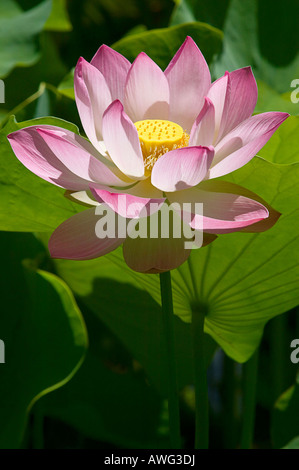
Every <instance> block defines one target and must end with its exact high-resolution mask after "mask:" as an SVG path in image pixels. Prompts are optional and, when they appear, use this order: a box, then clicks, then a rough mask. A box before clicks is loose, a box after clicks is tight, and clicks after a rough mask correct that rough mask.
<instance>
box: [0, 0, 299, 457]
mask: <svg viewBox="0 0 299 470" xmlns="http://www.w3.org/2000/svg"><path fill="white" fill-rule="evenodd" d="M298 9H299V4H298V2H297V1H296V0H285V1H284V2H283V5H282V4H281V2H273V1H270V0H242V1H239V0H230V1H229V0H181V1H179V0H177V1H173V0H127V1H126V2H125V4H124V2H123V0H44V1H39V0H1V3H0V77H1V78H2V79H3V80H4V84H5V103H3V104H1V105H0V230H1V232H0V241H1V244H0V247H1V248H0V250H1V283H0V290H1V297H0V298H1V311H0V339H2V340H3V341H4V342H5V355H6V362H5V364H0V383H1V389H0V398H1V399H0V448H20V447H25V448H39V447H46V448H47V447H48V448H64V447H74V448H82V447H83V448H90V447H96V448H112V449H113V448H122V447H127V448H167V447H168V446H169V441H168V413H167V406H166V402H165V397H166V389H167V384H166V382H165V380H166V379H165V377H166V373H165V371H166V367H167V364H166V359H165V351H166V345H165V342H164V338H163V333H162V319H161V308H160V293H159V279H158V276H156V275H149V276H146V275H139V274H137V273H134V272H132V271H130V270H129V268H128V267H127V266H126V265H125V263H124V261H123V257H122V251H121V249H118V250H116V251H115V252H113V253H111V254H109V255H107V256H105V257H104V258H100V259H97V260H92V261H82V262H74V261H65V260H64V261H61V260H60V261H57V260H52V259H50V257H49V254H48V251H47V239H48V237H49V235H50V234H51V232H52V231H53V230H54V229H55V228H56V227H57V226H58V225H59V224H60V223H61V222H63V221H64V220H65V219H66V218H68V217H70V216H71V215H73V214H74V213H76V212H77V211H80V210H82V207H81V206H79V205H76V204H74V203H72V202H70V201H69V200H68V199H66V198H65V197H64V191H63V190H61V189H59V188H57V187H54V186H52V185H50V184H48V183H46V182H45V181H43V180H41V179H39V178H38V177H36V176H35V175H33V174H32V173H30V172H29V171H28V170H27V169H25V168H24V167H23V166H22V165H21V164H20V162H19V161H18V160H17V159H16V158H15V156H14V154H13V152H12V151H11V148H10V146H9V144H8V141H7V139H6V136H7V134H8V133H10V132H12V131H14V130H16V129H20V128H23V127H26V126H29V125H33V124H36V123H42V124H44V123H47V124H53V125H57V126H61V127H65V128H67V129H71V130H73V131H74V132H77V133H78V132H80V133H82V134H83V130H82V128H81V124H80V121H79V118H78V114H77V110H76V106H75V102H74V93H73V69H74V66H75V65H76V62H77V60H78V58H79V56H83V57H85V59H86V60H90V59H91V58H92V56H93V55H94V53H95V52H96V50H97V49H98V47H99V46H100V45H101V44H103V43H105V44H108V45H109V46H112V47H114V48H115V49H116V50H118V51H119V52H121V53H122V54H123V55H125V56H126V57H127V58H128V59H129V60H131V61H132V60H134V58H135V57H136V56H137V54H138V53H139V52H140V51H145V52H147V53H148V55H150V57H151V58H152V59H154V60H155V61H156V62H157V63H158V64H159V65H160V67H162V68H163V69H164V68H165V67H166V66H167V64H168V62H169V60H170V59H171V58H172V56H173V55H174V53H175V52H176V50H177V49H178V47H179V46H180V45H181V43H182V42H183V41H184V39H185V37H186V36H187V35H190V36H192V37H193V39H194V40H195V41H196V43H197V44H198V46H199V47H200V49H201V50H202V52H203V54H204V55H205V57H206V59H207V61H208V63H209V65H210V68H211V71H212V75H213V78H214V79H216V78H218V77H219V76H221V75H222V74H223V73H224V72H225V71H226V70H229V71H231V70H234V69H236V68H240V67H243V66H247V65H251V66H252V68H253V71H254V73H255V76H256V78H257V81H258V88H259V99H258V103H257V107H256V110H255V112H257V113H260V112H266V111H285V112H288V113H290V114H291V115H292V116H291V117H290V118H289V119H288V120H287V121H286V122H285V123H284V124H283V125H282V126H281V128H280V129H279V130H278V131H277V132H276V134H275V135H274V136H273V137H272V138H271V140H270V141H269V142H268V143H267V145H266V146H265V147H264V148H263V149H262V150H261V151H260V153H259V155H258V156H256V157H255V158H254V159H253V160H252V161H251V162H250V163H249V164H247V165H246V166H245V167H244V168H241V169H240V170H238V171H236V172H235V173H233V174H232V175H230V176H229V178H228V177H226V178H225V180H226V181H231V182H233V183H236V184H240V185H242V186H244V187H246V188H247V189H249V190H251V191H253V192H256V193H258V194H259V195H260V196H261V197H262V198H264V199H265V200H266V201H267V202H269V203H271V204H272V206H273V207H275V209H277V210H278V211H280V212H281V213H282V217H281V218H280V219H279V222H278V223H277V224H276V225H275V227H274V228H273V229H271V230H270V231H269V232H266V233H262V234H245V233H239V234H238V233H235V234H230V235H223V236H220V237H219V238H218V239H217V240H216V241H215V242H214V243H213V244H211V245H209V246H208V247H206V248H202V249H200V250H196V251H194V253H192V255H191V261H190V263H191V264H192V266H193V271H194V273H195V274H196V282H195V283H194V282H192V279H191V274H190V263H189V264H187V263H185V264H184V265H182V266H181V267H180V268H178V269H177V270H175V271H174V272H173V275H172V277H173V295H174V311H175V315H176V316H175V334H176V359H177V364H178V376H179V377H178V378H179V386H180V399H181V410H182V433H183V439H184V445H185V447H186V448H188V447H192V443H193V433H194V429H193V416H194V390H193V387H192V384H193V373H192V351H191V346H190V343H191V341H190V311H191V305H192V304H194V302H195V303H198V304H200V305H202V304H204V305H205V308H206V310H207V312H208V314H207V317H206V322H205V332H206V335H205V336H206V337H205V341H206V348H207V351H208V361H209V387H210V401H211V419H212V425H211V446H212V447H215V448H221V447H237V446H238V444H239V441H238V430H239V427H240V422H241V416H242V400H241V402H240V400H239V397H240V396H242V370H243V366H242V365H241V364H243V363H244V362H246V361H247V360H248V359H249V358H250V357H251V356H252V354H253V353H254V351H255V350H256V349H257V348H258V347H259V348H260V363H259V378H258V390H257V394H258V395H257V396H258V401H257V416H256V432H255V440H254V442H255V446H256V447H261V448H263V447H266V448H271V447H274V448H280V447H287V448H298V436H299V420H298V419H296V416H298V413H297V411H298V407H299V395H298V379H297V380H296V373H297V365H296V364H292V363H291V361H290V353H291V349H290V343H291V341H292V340H293V339H294V338H296V337H299V322H298V305H299V249H298V239H299V184H298V181H299V149H298V132H299V117H298V113H299V103H295V102H292V101H291V93H292V92H294V89H293V88H292V86H291V82H292V81H293V80H294V79H299V43H298V40H299V37H298V33H297V23H296V19H297V18H298V17H299V11H298ZM297 97H298V98H299V93H298V94H297ZM53 116H55V117H53ZM274 317H275V318H274ZM290 387H291V388H290ZM285 390H287V391H285ZM283 392H284V393H283ZM282 393H283V395H282V396H280V395H281V394H282ZM296 410H297V411H296ZM228 411H230V414H228Z"/></svg>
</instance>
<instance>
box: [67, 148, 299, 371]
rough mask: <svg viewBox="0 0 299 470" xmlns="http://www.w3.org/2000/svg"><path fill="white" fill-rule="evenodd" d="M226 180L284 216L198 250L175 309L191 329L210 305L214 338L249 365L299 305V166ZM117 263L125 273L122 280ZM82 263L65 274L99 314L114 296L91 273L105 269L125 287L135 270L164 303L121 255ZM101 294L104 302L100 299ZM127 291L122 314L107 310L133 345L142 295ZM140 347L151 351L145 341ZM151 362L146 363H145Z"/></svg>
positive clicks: (177, 277)
mask: <svg viewBox="0 0 299 470" xmlns="http://www.w3.org/2000/svg"><path fill="white" fill-rule="evenodd" d="M225 179H226V180H227V181H231V182H233V183H236V184H240V185H242V186H244V187H247V188H248V189H250V190H251V191H253V192H255V193H258V194H259V195H260V196H261V197H262V198H263V199H264V200H266V201H267V202H269V203H270V204H271V205H272V206H273V207H274V208H275V209H276V210H278V211H280V212H281V213H282V216H281V217H280V219H279V221H278V222H277V223H276V225H275V226H274V227H273V228H272V229H271V230H269V231H267V232H264V233H259V234H249V233H234V234H227V235H222V236H219V238H218V239H217V240H216V241H214V242H213V243H212V244H211V245H209V246H208V247H204V248H202V249H199V250H193V252H192V254H191V257H190V262H186V263H184V264H183V265H182V266H181V267H180V268H178V269H176V270H174V271H173V273H172V278H173V296H174V310H175V314H176V315H177V316H179V317H180V318H181V319H182V320H183V321H184V322H186V323H187V324H188V323H189V322H190V321H191V305H194V303H197V304H198V306H199V308H200V307H201V306H203V307H204V308H205V311H206V312H207V316H206V322H205V331H206V333H208V334H209V335H211V336H212V338H213V339H214V340H215V341H216V342H217V343H218V344H219V345H220V346H221V347H222V348H223V349H224V351H225V352H226V353H227V354H228V355H229V356H231V357H232V358H233V359H234V360H236V361H238V362H244V361H246V360H248V359H249V357H250V356H251V355H252V353H253V352H254V350H255V349H256V347H257V346H258V344H259V341H260V339H261V336H262V333H263V328H264V325H265V324H266V322H267V321H268V320H270V319H271V318H272V317H274V316H276V315H279V314H281V313H283V312H286V311H288V310H289V309H291V308H293V307H294V306H296V305H298V302H299V283H298V277H299V250H298V239H299V185H298V179H299V164H290V165H277V164H273V163H270V162H268V161H265V160H264V159H262V158H259V157H256V158H254V159H253V160H252V161H251V162H250V163H249V164H247V165H246V166H245V167H243V168H241V169H239V170H238V171H236V172H234V173H233V174H231V175H228V176H227V177H226V178H225ZM109 260H111V261H113V262H114V263H116V264H117V266H118V267H119V273H118V277H117V278H115V276H116V271H115V270H114V268H113V267H112V265H111V264H109ZM98 263H99V264H98ZM105 263H107V264H106V266H105ZM190 263H191V264H192V270H193V272H194V275H193V279H192V278H191V275H190V272H191V271H190ZM77 264H78V269H76V262H65V261H59V262H58V266H59V274H60V275H61V276H62V277H63V278H64V279H65V280H66V281H67V282H68V283H69V284H70V285H71V287H72V289H73V290H74V291H75V292H76V293H79V294H80V295H82V296H83V297H85V300H86V301H87V302H88V303H89V305H93V308H94V309H95V311H96V310H98V312H99V315H103V311H102V313H101V308H100V307H101V305H100V301H99V297H101V298H103V296H105V295H106V292H108V291H109V289H108V288H109V284H108V285H106V284H104V285H103V284H102V283H101V282H100V281H98V282H97V283H96V282H94V286H93V288H92V286H91V279H92V275H91V274H89V275H88V269H89V268H90V272H92V271H93V270H94V269H96V267H97V266H98V270H99V277H102V276H103V277H105V276H107V274H108V273H109V271H110V274H109V277H113V278H114V279H117V280H119V281H120V282H124V276H125V272H127V273H128V275H131V276H133V277H134V278H135V281H136V283H138V285H139V286H141V287H143V288H145V289H147V290H148V292H149V293H150V295H151V296H152V297H153V298H154V299H155V300H156V302H160V291H159V278H158V276H157V275H142V274H138V273H135V272H134V271H131V270H130V269H129V268H128V267H126V265H125V264H124V261H123V258H122V254H121V251H120V250H117V251H114V252H113V253H111V254H109V255H107V256H105V258H104V259H99V260H98V261H97V260H95V261H92V262H89V261H88V262H78V263H77ZM80 264H81V266H82V268H81V269H80V267H79V265H80ZM83 268H84V269H83ZM76 271H77V274H76ZM88 277H89V281H87V279H88ZM97 292H98V294H97V295H98V297H97V295H96V296H94V295H93V294H94V293H97ZM125 292H126V287H124V288H123V292H122V291H119V294H120V295H118V296H117V298H115V299H113V302H114V303H117V304H118V309H115V308H113V309H111V310H112V311H111V312H108V311H107V312H106V314H105V318H106V320H105V318H104V316H103V321H107V322H111V328H112V329H114V331H115V332H116V329H117V328H119V335H120V337H122V335H124V331H125V330H126V337H127V341H128V343H127V344H128V345H130V344H131V346H132V344H134V343H135V342H136V335H135V333H134V332H133V330H131V327H133V325H134V324H135V326H136V327H137V323H136V318H137V319H138V314H136V313H135V314H134V311H133V308H136V306H135V307H134V306H133V304H134V302H135V299H134V292H133V291H132V292H131V293H130V295H126V294H125ZM107 295H108V296H110V295H111V294H110V293H109V294H107ZM124 298H126V303H124V301H123V299H124ZM111 301H112V300H111ZM127 304H128V305H131V306H129V307H128V308H129V309H130V310H131V316H128V315H127V314H126V315H124V314H123V313H122V311H123V309H124V308H126V307H125V305H126V306H127ZM116 310H117V311H116ZM141 310H142V316H141V317H140V324H141V325H142V328H147V327H148V326H147V325H149V323H148V322H149V321H150V320H153V318H154V317H152V316H150V317H147V320H146V321H145V320H144V318H145V315H146V308H144V309H141ZM137 311H138V310H137ZM116 317H117V318H116ZM133 317H134V318H133ZM101 318H102V317H101ZM120 319H121V321H120ZM130 324H131V326H130ZM122 327H123V329H122ZM121 329H122V331H121ZM156 331H157V330H156ZM149 333H150V332H149ZM130 335H131V336H130ZM150 335H153V332H151V333H150ZM137 341H139V343H140V344H141V343H142V346H144V344H143V343H144V339H142V340H141V339H140V340H138V339H137ZM178 342H179V341H178ZM137 349H138V348H136V350H137ZM144 360H145V359H144V357H143V358H141V357H140V361H141V362H142V363H144Z"/></svg>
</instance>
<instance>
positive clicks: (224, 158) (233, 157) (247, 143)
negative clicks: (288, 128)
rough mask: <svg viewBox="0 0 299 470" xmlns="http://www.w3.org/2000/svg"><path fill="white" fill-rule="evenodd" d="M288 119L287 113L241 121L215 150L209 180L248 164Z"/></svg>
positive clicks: (269, 114)
mask: <svg viewBox="0 0 299 470" xmlns="http://www.w3.org/2000/svg"><path fill="white" fill-rule="evenodd" d="M288 117H289V114H287V113H279V112H270V113H263V114H257V115H255V116H251V117H250V118H248V119H246V121H243V122H242V123H241V124H239V126H238V127H236V128H235V129H234V130H232V131H231V132H230V133H229V134H227V135H226V136H225V137H224V139H222V140H221V141H220V142H219V144H218V145H217V146H216V148H215V158H214V161H213V167H212V168H211V169H210V176H209V177H210V178H217V177H218V176H222V175H225V174H227V173H231V172H232V171H234V170H237V169H238V168H241V167H242V166H244V165H245V164H246V163H248V162H249V161H250V160H251V159H252V158H253V157H254V156H255V155H256V153H257V152H258V151H259V150H260V149H261V148H262V147H263V146H264V145H265V144H266V142H268V140H269V139H270V137H271V136H272V135H273V134H274V132H275V131H276V129H277V128H278V127H279V126H280V125H281V124H282V123H283V122H284V121H285V120H286V119H287V118H288Z"/></svg>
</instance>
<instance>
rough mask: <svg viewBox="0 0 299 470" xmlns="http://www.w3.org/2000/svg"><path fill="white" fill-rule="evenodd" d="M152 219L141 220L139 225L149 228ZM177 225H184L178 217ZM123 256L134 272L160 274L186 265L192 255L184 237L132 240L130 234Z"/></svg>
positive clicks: (125, 243)
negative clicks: (145, 225) (183, 264)
mask: <svg viewBox="0 0 299 470" xmlns="http://www.w3.org/2000/svg"><path fill="white" fill-rule="evenodd" d="M174 216H175V215H174ZM152 217H154V216H152ZM152 217H148V218H144V219H140V220H139V225H140V224H148V225H147V227H149V226H150V224H151V218H152ZM175 217H176V216H175ZM176 223H178V224H179V225H180V226H181V224H182V222H181V220H179V218H178V217H176ZM123 254H124V259H125V261H126V263H127V265H128V266H129V267H130V268H131V269H133V270H134V271H137V272H141V273H159V272H163V271H169V270H171V269H175V268H177V267H178V266H180V265H181V264H182V263H184V261H186V259H187V258H188V257H189V255H190V249H186V248H185V239H184V238H183V237H182V238H174V237H171V236H170V237H169V238H162V237H161V236H159V237H158V238H150V237H148V238H142V237H137V238H131V237H130V233H129V234H128V238H127V239H126V241H125V242H124V246H123Z"/></svg>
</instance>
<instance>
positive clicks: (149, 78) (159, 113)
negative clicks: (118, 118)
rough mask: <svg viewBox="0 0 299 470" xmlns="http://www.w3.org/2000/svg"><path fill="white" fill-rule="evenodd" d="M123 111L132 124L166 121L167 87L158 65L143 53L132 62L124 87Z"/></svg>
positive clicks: (167, 110) (167, 108)
mask: <svg viewBox="0 0 299 470" xmlns="http://www.w3.org/2000/svg"><path fill="white" fill-rule="evenodd" d="M124 100H125V101H124V103H125V110H126V112H127V114H128V115H129V116H130V118H131V119H132V121H133V122H136V121H141V120H144V119H168V115H169V87H168V82H167V79H166V77H165V75H164V73H163V72H162V70H161V69H160V67H158V65H157V64H156V63H155V62H154V61H152V60H151V59H150V58H149V57H148V56H147V55H146V54H145V53H144V52H141V53H140V54H139V55H138V56H137V58H136V59H135V61H134V62H133V64H132V66H131V68H130V70H129V73H128V76H127V82H126V87H125V98H124Z"/></svg>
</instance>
